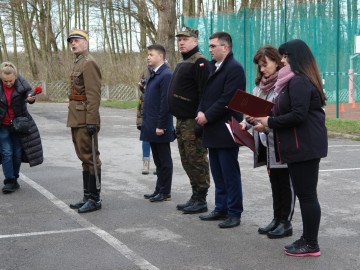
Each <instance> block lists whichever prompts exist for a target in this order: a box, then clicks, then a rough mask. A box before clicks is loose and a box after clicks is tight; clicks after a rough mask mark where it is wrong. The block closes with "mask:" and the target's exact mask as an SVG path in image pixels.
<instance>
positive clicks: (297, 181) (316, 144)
mask: <svg viewBox="0 0 360 270" xmlns="http://www.w3.org/2000/svg"><path fill="white" fill-rule="evenodd" d="M279 53H280V54H281V55H282V62H283V63H284V65H285V66H284V67H283V68H282V69H280V71H279V74H278V80H277V82H276V85H275V92H276V95H277V96H276V98H275V106H274V109H273V115H274V116H273V117H261V118H256V120H257V121H260V122H261V123H262V124H263V125H265V126H268V127H269V128H272V129H274V133H275V134H274V135H275V137H276V143H277V147H276V154H277V158H278V160H280V161H281V162H283V163H287V164H288V168H289V173H290V177H291V181H292V183H293V188H294V191H295V195H296V196H297V197H298V199H299V203H300V209H301V217H302V221H303V235H302V236H301V238H300V239H299V240H297V241H295V242H294V243H292V244H291V245H287V246H285V253H286V254H287V255H290V256H297V257H304V256H320V248H319V244H318V232H319V225H320V217H321V209H320V204H319V201H318V198H317V183H318V174H319V164H320V159H321V158H323V157H326V156H327V149H328V141H327V130H326V127H325V111H324V109H323V107H324V106H325V94H324V91H323V88H322V81H321V77H320V72H319V69H318V66H317V64H316V62H315V59H314V56H313V54H312V53H311V51H310V49H309V47H308V46H307V45H306V44H305V43H304V42H303V41H302V40H299V39H296V40H291V41H288V42H286V43H284V44H282V45H281V46H280V47H279Z"/></svg>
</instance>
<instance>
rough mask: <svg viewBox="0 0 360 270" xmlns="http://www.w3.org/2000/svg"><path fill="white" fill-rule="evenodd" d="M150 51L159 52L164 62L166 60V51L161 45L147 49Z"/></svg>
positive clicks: (154, 45)
mask: <svg viewBox="0 0 360 270" xmlns="http://www.w3.org/2000/svg"><path fill="white" fill-rule="evenodd" d="M147 49H148V50H155V51H157V52H159V53H160V54H162V55H163V56H164V60H165V58H166V51H165V48H164V46H162V45H160V44H153V45H150V46H148V47H147Z"/></svg>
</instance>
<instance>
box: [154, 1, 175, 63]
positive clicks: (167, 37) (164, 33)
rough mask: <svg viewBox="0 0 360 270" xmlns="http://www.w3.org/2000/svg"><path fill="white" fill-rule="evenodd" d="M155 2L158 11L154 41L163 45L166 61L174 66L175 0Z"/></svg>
mask: <svg viewBox="0 0 360 270" xmlns="http://www.w3.org/2000/svg"><path fill="white" fill-rule="evenodd" d="M157 3H158V5H157V6H156V8H157V10H158V12H159V29H158V35H157V39H156V41H157V43H159V44H161V45H163V46H164V47H165V49H166V58H167V61H168V62H169V64H170V66H171V67H172V68H173V67H174V66H175V58H174V55H175V46H174V44H175V27H176V20H174V18H176V9H175V1H173V0H159V1H158V2H157Z"/></svg>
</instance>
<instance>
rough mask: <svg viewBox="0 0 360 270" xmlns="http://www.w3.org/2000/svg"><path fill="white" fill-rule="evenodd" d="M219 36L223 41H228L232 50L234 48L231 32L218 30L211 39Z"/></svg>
mask: <svg viewBox="0 0 360 270" xmlns="http://www.w3.org/2000/svg"><path fill="white" fill-rule="evenodd" d="M214 38H217V39H218V40H219V41H220V42H221V43H226V45H227V46H228V47H229V49H230V51H231V50H232V39H231V36H230V34H229V33H226V32H216V33H214V34H212V35H211V36H210V38H209V39H214Z"/></svg>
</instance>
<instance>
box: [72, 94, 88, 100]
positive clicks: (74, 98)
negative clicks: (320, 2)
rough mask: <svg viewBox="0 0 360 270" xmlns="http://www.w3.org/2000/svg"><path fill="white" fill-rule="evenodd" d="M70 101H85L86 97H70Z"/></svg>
mask: <svg viewBox="0 0 360 270" xmlns="http://www.w3.org/2000/svg"><path fill="white" fill-rule="evenodd" d="M69 100H76V101H85V100H86V96H85V95H70V96H69Z"/></svg>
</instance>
